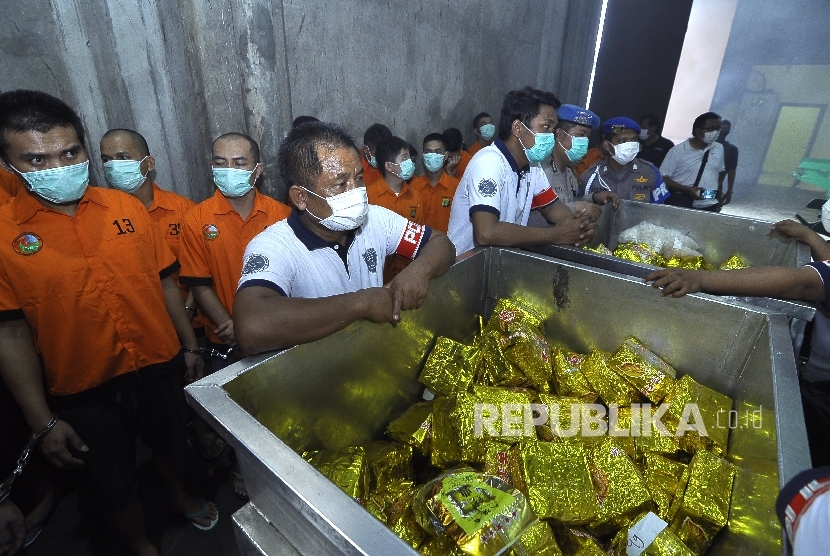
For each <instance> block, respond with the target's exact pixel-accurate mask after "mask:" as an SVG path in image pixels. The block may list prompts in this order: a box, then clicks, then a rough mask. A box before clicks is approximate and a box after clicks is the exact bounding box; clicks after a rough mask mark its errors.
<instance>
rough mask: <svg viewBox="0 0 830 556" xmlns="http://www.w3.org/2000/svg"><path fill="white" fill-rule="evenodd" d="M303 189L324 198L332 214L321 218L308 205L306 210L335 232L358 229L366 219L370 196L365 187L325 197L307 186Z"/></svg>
mask: <svg viewBox="0 0 830 556" xmlns="http://www.w3.org/2000/svg"><path fill="white" fill-rule="evenodd" d="M303 189H305V191H306V192H308V193H311V194H312V195H314V196H315V197H320V198H321V199H323V200H324V201H325V202H326V203H328V205H329V207H330V208H331V216H329V217H328V218H320V217H318V216H316V215H315V214H314V213H313V212H311V211H310V210H308V206H306V209H305V210H306V212H307V213H309V214H310V215H311V216H313V217H314V218H316V219H317V220H319V221H320V224H321V225H322V226H323V227H325V228H328V229H329V230H331V231H333V232H349V231H351V230H356V229H358V228H359V227H361V226H362V225H363V223H364V222H365V221H366V214H367V213H368V212H369V197H368V196H367V195H366V188H365V187H355V188H354V189H350V190H348V191H344V192H343V193H340V194H339V195H332V196H331V197H323V196H322V195H318V194H316V193H315V192H313V191H309V190H308V189H306V188H305V187H303Z"/></svg>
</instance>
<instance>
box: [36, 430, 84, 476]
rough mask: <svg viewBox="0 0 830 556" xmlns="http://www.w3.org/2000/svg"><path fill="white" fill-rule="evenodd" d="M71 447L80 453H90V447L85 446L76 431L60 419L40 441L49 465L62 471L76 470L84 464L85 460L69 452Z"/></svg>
mask: <svg viewBox="0 0 830 556" xmlns="http://www.w3.org/2000/svg"><path fill="white" fill-rule="evenodd" d="M70 446H71V447H72V448H74V449H75V450H78V451H79V452H88V451H89V447H88V446H87V445H86V444H84V441H83V440H81V437H80V436H78V435H77V433H76V432H75V429H73V428H72V426H71V425H70V424H69V423H67V422H66V421H62V420H60V419H58V420H57V422H56V423H55V426H53V427H52V430H50V431H49V432H47V433H46V434H45V435H44V436H43V438H41V439H40V451H41V452H43V455H44V456H45V457H46V459H47V460H49V463H51V464H52V465H54V466H55V467H58V468H60V469H74V468H75V467H80V466H81V465H83V464H84V462H83V460H80V459H78V458H76V457H75V456H73V455H72V453H71V452H70V451H69V447H70Z"/></svg>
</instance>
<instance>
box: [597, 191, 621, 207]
mask: <svg viewBox="0 0 830 556" xmlns="http://www.w3.org/2000/svg"><path fill="white" fill-rule="evenodd" d="M591 199H592V200H593V201H594V203H596V204H597V205H607V204H608V203H611V205H613V207H614V210H617V207H618V206H620V196H619V195H617V194H616V193H614V192H613V191H597V192H596V193H594V194H593V195H591Z"/></svg>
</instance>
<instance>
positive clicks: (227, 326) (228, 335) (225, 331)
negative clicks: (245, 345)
mask: <svg viewBox="0 0 830 556" xmlns="http://www.w3.org/2000/svg"><path fill="white" fill-rule="evenodd" d="M213 333H214V334H216V335H217V336H219V339H220V340H222V342H224V343H225V345H227V346H229V347H232V348H236V347H237V346H238V344H237V343H236V336H234V335H233V319H228V320H226V321H225V322H223V323H222V324H220V325H219V327H218V328H217V329H216V330H214V331H213Z"/></svg>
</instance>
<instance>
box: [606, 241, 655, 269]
mask: <svg viewBox="0 0 830 556" xmlns="http://www.w3.org/2000/svg"><path fill="white" fill-rule="evenodd" d="M614 256H615V257H618V258H620V259H625V260H626V261H632V262H635V263H644V264H650V265H652V266H666V258H665V257H663V255H660V254H659V253H657V252H656V251H655V250H654V249H652V248H651V247H649V246H648V245H646V244H645V243H633V242H632V243H621V244H620V245H618V246H617V248H616V249H614Z"/></svg>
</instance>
